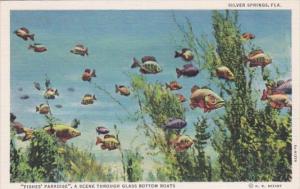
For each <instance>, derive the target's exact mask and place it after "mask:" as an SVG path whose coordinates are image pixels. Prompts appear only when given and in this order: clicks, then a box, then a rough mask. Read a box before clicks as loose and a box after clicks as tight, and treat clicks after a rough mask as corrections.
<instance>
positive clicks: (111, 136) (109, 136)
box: [104, 135, 116, 138]
mask: <svg viewBox="0 0 300 189" xmlns="http://www.w3.org/2000/svg"><path fill="white" fill-rule="evenodd" d="M104 138H116V137H115V136H114V135H104Z"/></svg>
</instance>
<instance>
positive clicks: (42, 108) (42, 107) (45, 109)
mask: <svg viewBox="0 0 300 189" xmlns="http://www.w3.org/2000/svg"><path fill="white" fill-rule="evenodd" d="M35 109H36V112H39V113H40V114H48V113H49V111H50V107H49V106H48V105H47V104H40V105H39V106H36V108H35Z"/></svg>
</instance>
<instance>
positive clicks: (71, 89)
mask: <svg viewBox="0 0 300 189" xmlns="http://www.w3.org/2000/svg"><path fill="white" fill-rule="evenodd" d="M67 90H68V91H69V92H74V91H75V89H74V88H73V87H69V88H68V89H67Z"/></svg>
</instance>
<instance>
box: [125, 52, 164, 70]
mask: <svg viewBox="0 0 300 189" xmlns="http://www.w3.org/2000/svg"><path fill="white" fill-rule="evenodd" d="M136 67H140V72H141V73H143V74H157V73H159V72H161V71H162V69H161V67H160V66H159V64H158V63H157V61H156V58H155V57H153V56H144V57H143V58H142V62H139V61H138V60H137V59H136V58H133V64H132V65H131V68H136Z"/></svg>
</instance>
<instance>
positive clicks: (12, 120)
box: [9, 113, 17, 122]
mask: <svg viewBox="0 0 300 189" xmlns="http://www.w3.org/2000/svg"><path fill="white" fill-rule="evenodd" d="M9 115H10V122H14V121H15V120H16V119H17V116H16V115H15V114H13V113H10V114H9Z"/></svg>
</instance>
